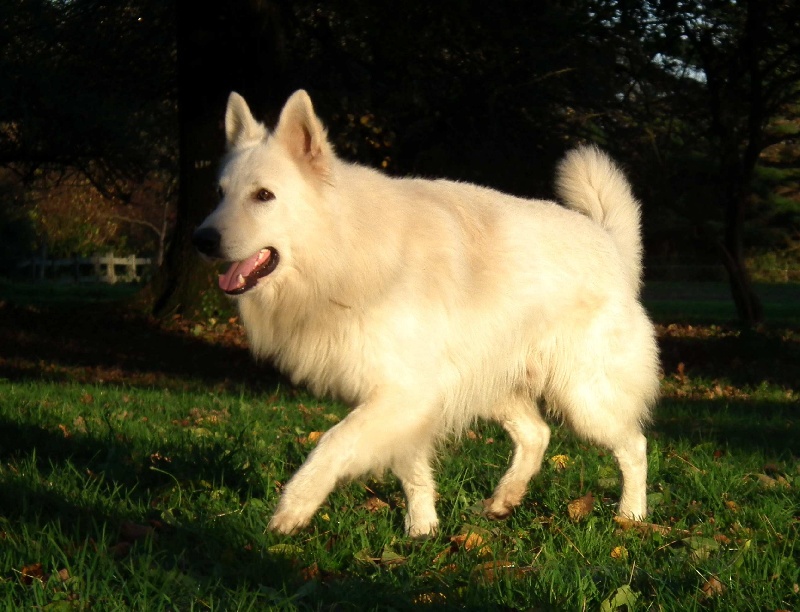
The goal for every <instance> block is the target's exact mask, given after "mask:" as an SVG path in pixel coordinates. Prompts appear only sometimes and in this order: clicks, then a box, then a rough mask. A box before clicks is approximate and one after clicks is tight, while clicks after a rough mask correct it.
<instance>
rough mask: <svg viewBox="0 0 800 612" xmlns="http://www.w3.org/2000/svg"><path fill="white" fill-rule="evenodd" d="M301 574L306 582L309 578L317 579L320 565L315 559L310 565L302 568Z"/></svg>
mask: <svg viewBox="0 0 800 612" xmlns="http://www.w3.org/2000/svg"><path fill="white" fill-rule="evenodd" d="M300 575H301V576H302V577H303V580H305V581H306V582H308V581H309V580H317V579H318V578H319V565H317V562H316V561H315V562H314V563H312V564H311V565H309V566H308V567H304V568H303V569H302V570H300Z"/></svg>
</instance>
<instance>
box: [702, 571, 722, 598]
mask: <svg viewBox="0 0 800 612" xmlns="http://www.w3.org/2000/svg"><path fill="white" fill-rule="evenodd" d="M702 590H703V599H711V598H712V597H717V596H719V595H722V594H724V593H725V585H724V584H722V582H720V580H719V578H717V577H716V576H711V577H710V578H709V579H708V580H706V582H705V584H704V585H703V587H702Z"/></svg>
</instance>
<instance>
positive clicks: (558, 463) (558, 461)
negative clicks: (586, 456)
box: [550, 455, 570, 470]
mask: <svg viewBox="0 0 800 612" xmlns="http://www.w3.org/2000/svg"><path fill="white" fill-rule="evenodd" d="M569 461H570V459H569V457H567V456H566V455H553V456H552V457H550V463H552V464H553V467H554V468H555V469H556V470H566V469H567V466H569Z"/></svg>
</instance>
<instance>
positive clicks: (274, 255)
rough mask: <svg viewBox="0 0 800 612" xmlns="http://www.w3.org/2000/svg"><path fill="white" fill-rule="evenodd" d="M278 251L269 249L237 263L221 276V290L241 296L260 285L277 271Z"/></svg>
mask: <svg viewBox="0 0 800 612" xmlns="http://www.w3.org/2000/svg"><path fill="white" fill-rule="evenodd" d="M278 259H279V256H278V251H276V250H275V249H273V248H272V247H267V248H264V249H261V250H260V251H258V253H256V254H254V255H251V256H250V257H248V258H247V259H243V260H242V261H235V262H233V264H231V267H230V268H228V271H227V272H225V274H220V275H219V288H220V289H222V290H223V291H224V292H225V293H227V294H228V295H241V294H242V293H244V292H245V291H249V290H250V289H252V288H253V287H255V286H256V285H257V284H258V281H259V279H261V278H264V277H265V276H268V275H269V274H271V273H272V271H273V270H275V267H276V266H277V265H278Z"/></svg>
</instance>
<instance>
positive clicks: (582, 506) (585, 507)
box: [567, 492, 594, 523]
mask: <svg viewBox="0 0 800 612" xmlns="http://www.w3.org/2000/svg"><path fill="white" fill-rule="evenodd" d="M593 508H594V495H592V493H591V492H589V493H587V494H586V495H584V496H583V497H579V498H578V499H575V500H573V501H571V502H569V504H567V512H568V513H569V518H570V520H572V521H573V522H575V523H577V522H578V521H582V520H583V519H585V518H586V517H587V516H589V515H590V514H591V513H592V509H593Z"/></svg>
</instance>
